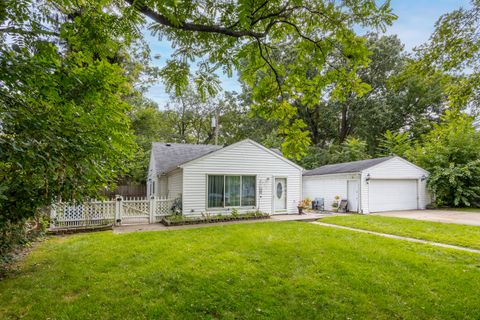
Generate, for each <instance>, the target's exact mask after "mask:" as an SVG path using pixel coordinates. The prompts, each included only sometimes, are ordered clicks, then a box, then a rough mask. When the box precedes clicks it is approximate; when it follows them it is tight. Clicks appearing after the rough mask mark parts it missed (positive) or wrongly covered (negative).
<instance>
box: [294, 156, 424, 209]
mask: <svg viewBox="0 0 480 320" xmlns="http://www.w3.org/2000/svg"><path fill="white" fill-rule="evenodd" d="M427 176H428V172H427V171H425V170H423V169H422V168H420V167H417V166H416V165H414V164H413V163H411V162H408V161H407V160H405V159H402V158H400V157H396V156H395V157H385V158H376V159H369V160H362V161H354V162H346V163H339V164H332V165H326V166H322V167H319V168H316V169H313V170H309V171H306V172H305V173H304V174H303V196H304V197H305V198H310V199H315V198H324V203H325V209H326V210H331V209H332V203H333V202H334V199H335V196H337V195H338V196H339V197H340V198H341V199H347V200H348V208H349V210H350V211H356V212H360V213H370V212H378V211H391V210H410V209H425V207H426V205H427V204H428V203H429V199H430V198H429V195H428V193H427V189H426V178H427Z"/></svg>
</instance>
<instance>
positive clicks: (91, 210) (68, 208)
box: [50, 196, 175, 229]
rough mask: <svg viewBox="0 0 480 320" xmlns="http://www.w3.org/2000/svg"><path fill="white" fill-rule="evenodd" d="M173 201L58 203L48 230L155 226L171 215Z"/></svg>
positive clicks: (139, 199) (135, 199) (136, 199)
mask: <svg viewBox="0 0 480 320" xmlns="http://www.w3.org/2000/svg"><path fill="white" fill-rule="evenodd" d="M174 202H175V200H174V199H166V198H154V197H152V198H150V199H149V198H145V197H122V196H117V197H116V198H115V199H114V200H110V201H88V202H84V203H80V204H71V203H66V202H60V203H57V204H55V205H54V206H52V210H51V213H50V221H51V223H50V228H51V229H69V228H72V229H74V228H84V227H92V226H105V225H113V224H114V225H128V224H146V223H155V222H158V221H160V220H161V219H162V217H165V216H168V215H171V214H172V207H173V204H174Z"/></svg>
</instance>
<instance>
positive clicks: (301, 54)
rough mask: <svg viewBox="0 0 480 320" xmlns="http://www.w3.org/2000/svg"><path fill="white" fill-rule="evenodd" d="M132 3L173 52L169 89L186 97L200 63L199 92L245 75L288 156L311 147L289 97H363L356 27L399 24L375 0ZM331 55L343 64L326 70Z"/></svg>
mask: <svg viewBox="0 0 480 320" xmlns="http://www.w3.org/2000/svg"><path fill="white" fill-rule="evenodd" d="M127 2H128V3H130V4H131V5H132V7H131V8H132V9H133V10H132V9H129V10H126V12H128V13H131V12H132V11H134V12H138V13H141V14H143V15H144V16H146V17H148V18H150V19H151V20H152V21H153V24H152V25H151V27H150V28H151V30H152V31H153V32H154V33H155V34H156V35H158V36H159V37H166V38H167V39H169V40H171V41H172V43H173V44H174V46H175V48H176V50H175V52H174V54H173V56H172V58H171V59H170V60H169V61H168V62H167V65H166V67H165V68H164V70H163V72H162V74H163V77H164V80H165V81H166V82H167V84H168V86H170V87H172V88H175V91H176V93H177V94H180V93H181V92H183V91H184V90H185V89H186V87H187V84H188V76H189V74H190V70H189V63H190V62H193V61H194V60H195V59H198V60H199V61H200V62H199V67H198V71H197V72H196V74H195V82H196V84H197V87H198V88H199V89H200V92H205V91H208V89H209V88H210V86H209V83H210V82H212V77H211V74H212V72H213V71H215V70H216V69H222V70H223V71H224V72H226V73H227V74H231V73H232V70H233V69H237V70H240V71H242V79H243V81H245V83H247V84H248V85H249V86H250V87H251V88H252V89H253V93H252V102H253V105H254V106H255V108H256V110H257V111H258V114H260V115H262V116H263V117H265V118H269V119H271V118H274V119H278V120H279V127H278V130H277V132H278V133H279V134H280V135H281V136H282V137H283V139H284V143H283V145H282V146H283V150H284V152H285V153H286V154H287V155H288V156H291V157H299V156H300V155H301V154H302V153H303V151H304V150H305V148H306V146H307V145H308V143H309V135H308V133H306V132H305V131H306V125H305V123H304V122H303V121H302V120H301V119H298V118H295V115H296V114H297V107H296V106H294V105H293V104H291V101H292V99H297V98H301V99H303V100H305V101H304V103H316V102H318V100H319V99H320V98H321V97H322V96H323V95H325V94H328V95H331V96H332V97H336V98H337V99H339V100H341V99H344V94H343V93H344V92H345V91H348V92H351V91H357V92H361V91H364V89H365V87H364V86H362V85H361V81H360V79H359V78H358V76H357V74H356V72H355V71H356V70H357V68H358V67H359V66H364V65H366V64H367V63H368V50H367V49H366V48H365V45H364V39H363V38H361V37H358V36H356V34H355V32H354V27H355V26H361V27H364V28H372V27H374V28H375V27H380V28H382V27H384V26H385V25H386V24H389V23H391V22H392V20H393V19H394V18H395V16H394V15H393V14H392V12H391V9H390V7H389V1H386V2H384V4H382V5H379V6H377V5H376V3H375V1H373V0H349V1H327V0H323V1H313V0H312V1H293V0H271V1H268V0H260V1H256V0H238V1H229V2H224V1H182V2H177V1H156V0H150V1H148V0H146V1H145V0H127ZM286 49H288V50H291V51H293V52H295V57H294V58H293V59H292V60H291V61H289V62H288V63H285V61H284V59H282V52H283V51H285V50H286ZM333 55H337V56H338V55H341V56H342V57H343V59H344V61H345V63H344V65H343V66H339V67H335V68H327V66H329V65H330V64H331V60H332V56H333ZM199 58H200V59H199ZM312 66H314V68H315V70H314V72H311V70H312ZM211 91H213V90H211Z"/></svg>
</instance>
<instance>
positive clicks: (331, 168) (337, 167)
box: [303, 157, 393, 176]
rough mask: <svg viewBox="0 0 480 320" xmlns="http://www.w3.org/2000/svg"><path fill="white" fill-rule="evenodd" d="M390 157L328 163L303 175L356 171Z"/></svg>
mask: <svg viewBox="0 0 480 320" xmlns="http://www.w3.org/2000/svg"><path fill="white" fill-rule="evenodd" d="M392 158H393V157H383V158H375V159H368V160H360V161H352V162H343V163H337V164H329V165H326V166H321V167H318V168H316V169H312V170H308V171H306V172H304V173H303V175H304V176H319V175H324V174H335V173H357V172H361V171H363V170H365V169H368V168H370V167H373V166H375V165H377V164H379V163H382V162H385V161H387V160H390V159H392Z"/></svg>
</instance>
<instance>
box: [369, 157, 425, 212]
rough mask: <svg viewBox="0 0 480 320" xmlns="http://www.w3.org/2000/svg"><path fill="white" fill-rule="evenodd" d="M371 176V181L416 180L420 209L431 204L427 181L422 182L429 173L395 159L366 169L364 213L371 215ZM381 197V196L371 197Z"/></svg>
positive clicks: (404, 161)
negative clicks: (423, 177) (367, 179)
mask: <svg viewBox="0 0 480 320" xmlns="http://www.w3.org/2000/svg"><path fill="white" fill-rule="evenodd" d="M368 174H370V179H371V180H374V179H415V180H417V190H418V209H425V207H426V205H427V204H428V203H429V196H428V193H427V190H426V181H425V180H424V181H421V178H422V176H423V175H425V176H427V175H428V173H427V172H426V171H424V170H422V169H420V168H418V167H416V166H414V165H413V164H411V163H409V162H408V161H406V160H403V159H400V158H393V159H391V160H388V161H385V162H382V163H380V164H378V165H376V166H374V167H372V168H369V169H365V170H364V171H363V172H362V179H361V187H360V192H361V197H360V198H361V202H362V208H361V209H362V212H363V213H369V212H370V210H369V190H370V188H369V183H367V181H366V178H367V175H368ZM370 196H381V195H370Z"/></svg>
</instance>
